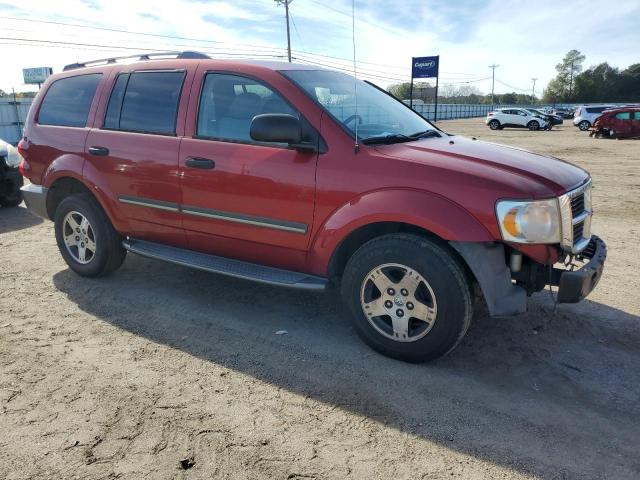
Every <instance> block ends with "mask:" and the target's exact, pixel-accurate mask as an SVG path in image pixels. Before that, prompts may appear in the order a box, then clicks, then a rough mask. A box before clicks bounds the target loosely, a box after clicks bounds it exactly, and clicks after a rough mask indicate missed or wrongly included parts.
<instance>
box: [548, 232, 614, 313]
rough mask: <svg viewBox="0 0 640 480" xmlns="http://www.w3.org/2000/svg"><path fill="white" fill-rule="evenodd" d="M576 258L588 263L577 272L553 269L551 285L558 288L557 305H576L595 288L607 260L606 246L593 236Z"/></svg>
mask: <svg viewBox="0 0 640 480" xmlns="http://www.w3.org/2000/svg"><path fill="white" fill-rule="evenodd" d="M578 257H579V258H580V259H584V260H588V261H587V262H586V263H585V264H584V265H582V267H581V268H579V269H577V270H563V269H560V268H554V269H553V276H552V284H553V285H554V286H557V287H558V303H577V302H579V301H580V300H582V299H584V298H585V297H586V296H587V295H589V294H590V293H591V291H592V290H593V289H594V288H596V285H597V284H598V282H599V281H600V277H601V276H602V271H603V270H604V263H605V260H606V259H607V245H606V244H605V243H604V241H603V240H602V239H601V238H600V237H597V236H596V235H593V236H592V237H591V241H590V242H589V245H587V247H586V248H585V249H584V250H583V251H582V252H580V255H579V256H578Z"/></svg>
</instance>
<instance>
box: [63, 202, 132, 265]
mask: <svg viewBox="0 0 640 480" xmlns="http://www.w3.org/2000/svg"><path fill="white" fill-rule="evenodd" d="M54 221H55V232H56V241H57V243H58V249H59V250H60V253H61V254H62V257H63V258H64V260H65V262H67V265H69V268H71V270H73V271H74V272H76V273H78V274H79V275H82V276H85V277H97V276H101V275H107V274H109V273H111V272H113V271H114V270H116V269H117V268H118V267H119V266H120V265H122V262H123V261H124V258H125V256H126V250H125V249H124V248H123V247H122V237H121V236H120V235H119V234H118V233H117V232H116V231H115V229H114V228H113V226H112V225H111V222H110V221H109V218H108V217H107V216H106V215H105V213H104V211H103V210H102V208H101V207H100V205H99V204H98V203H97V202H96V200H95V199H94V198H93V197H91V196H90V195H88V194H78V195H71V196H70V197H67V198H65V199H64V200H63V201H62V202H60V205H58V208H57V209H56V213H55V220H54Z"/></svg>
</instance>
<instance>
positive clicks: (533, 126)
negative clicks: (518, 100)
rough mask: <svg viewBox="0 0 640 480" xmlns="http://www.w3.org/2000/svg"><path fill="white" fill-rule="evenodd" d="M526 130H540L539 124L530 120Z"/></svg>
mask: <svg viewBox="0 0 640 480" xmlns="http://www.w3.org/2000/svg"><path fill="white" fill-rule="evenodd" d="M527 128H528V129H529V130H534V131H535V130H540V124H539V123H538V122H536V121H535V120H531V121H530V122H529V123H527Z"/></svg>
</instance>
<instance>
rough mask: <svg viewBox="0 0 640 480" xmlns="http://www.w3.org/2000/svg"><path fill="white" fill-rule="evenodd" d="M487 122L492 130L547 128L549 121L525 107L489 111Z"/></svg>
mask: <svg viewBox="0 0 640 480" xmlns="http://www.w3.org/2000/svg"><path fill="white" fill-rule="evenodd" d="M485 123H486V124H487V125H489V128H490V129H491V130H502V129H503V128H505V127H513V128H528V129H529V130H540V129H544V128H547V121H546V120H545V119H544V118H542V117H541V116H540V115H538V114H534V113H533V112H530V111H529V110H527V109H524V108H498V109H496V110H494V111H492V112H489V113H487V118H486V119H485Z"/></svg>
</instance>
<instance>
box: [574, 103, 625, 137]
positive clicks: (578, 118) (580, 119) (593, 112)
mask: <svg viewBox="0 0 640 480" xmlns="http://www.w3.org/2000/svg"><path fill="white" fill-rule="evenodd" d="M611 108H615V107H614V106H613V105H598V106H592V105H589V106H586V105H585V106H581V107H576V113H575V116H574V117H573V125H574V126H576V127H578V128H579V129H580V130H582V131H586V130H589V128H591V125H593V122H595V121H596V119H597V118H598V117H599V116H600V115H602V112H604V111H605V110H609V109H611Z"/></svg>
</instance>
